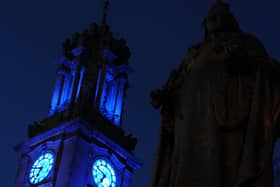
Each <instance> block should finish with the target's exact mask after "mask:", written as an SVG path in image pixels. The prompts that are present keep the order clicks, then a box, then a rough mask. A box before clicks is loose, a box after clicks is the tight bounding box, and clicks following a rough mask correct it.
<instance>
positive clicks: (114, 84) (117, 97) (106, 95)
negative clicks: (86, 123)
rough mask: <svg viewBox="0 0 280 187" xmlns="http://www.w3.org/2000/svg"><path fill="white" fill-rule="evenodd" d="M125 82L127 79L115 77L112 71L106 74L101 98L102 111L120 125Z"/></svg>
mask: <svg viewBox="0 0 280 187" xmlns="http://www.w3.org/2000/svg"><path fill="white" fill-rule="evenodd" d="M125 83H126V81H125V80H124V79H122V78H118V79H114V77H113V76H112V74H111V73H110V72H107V73H106V75H105V80H104V83H103V87H102V92H101V98H100V112H101V113H102V115H103V116H104V117H106V118H107V119H108V120H110V121H113V123H114V124H115V125H120V119H121V113H122V106H123V105H122V104H123V99H124V89H125V86H124V85H125Z"/></svg>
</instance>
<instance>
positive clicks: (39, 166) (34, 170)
mask: <svg viewBox="0 0 280 187" xmlns="http://www.w3.org/2000/svg"><path fill="white" fill-rule="evenodd" d="M53 165H54V155H53V154H51V153H44V154H42V155H41V156H39V158H38V159H37V160H36V161H35V162H34V163H33V165H32V167H31V169H30V173H29V182H30V183H31V184H38V183H40V182H42V181H43V180H44V179H46V178H47V176H48V175H49V173H50V171H51V170H52V168H53Z"/></svg>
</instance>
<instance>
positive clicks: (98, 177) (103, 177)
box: [92, 159, 116, 187]
mask: <svg viewBox="0 0 280 187" xmlns="http://www.w3.org/2000/svg"><path fill="white" fill-rule="evenodd" d="M92 175H93V180H94V182H95V184H96V185H97V187H115V186H116V174H115V171H114V169H113V167H112V166H111V164H110V163H108V162H107V161H106V160H103V159H98V160H96V161H95V162H94V163H93V167H92Z"/></svg>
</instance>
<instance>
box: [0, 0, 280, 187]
mask: <svg viewBox="0 0 280 187" xmlns="http://www.w3.org/2000/svg"><path fill="white" fill-rule="evenodd" d="M213 1H214V0H172V1H159V0H157V1H150V0H141V1H135V0H121V1H114V0H113V2H112V6H111V8H110V14H109V20H108V22H109V24H110V26H111V30H112V31H113V32H114V33H115V36H116V37H123V38H125V39H126V40H127V43H128V46H129V47H130V49H131V52H132V55H133V56H132V58H131V66H132V67H133V68H134V70H135V73H134V74H132V75H131V77H130V82H131V84H132V87H131V88H130V89H129V90H128V98H127V102H126V106H125V107H126V116H125V121H124V128H125V129H126V130H127V131H129V132H131V133H133V134H134V135H135V136H136V137H138V139H139V143H138V146H137V149H136V151H135V153H136V155H137V156H138V157H139V158H140V159H141V160H142V161H143V163H144V166H143V168H142V169H141V170H139V171H138V172H137V173H136V175H135V178H134V186H135V187H145V186H148V184H149V181H150V176H151V170H152V162H153V156H154V154H155V150H156V144H157V139H158V128H159V112H158V111H156V110H154V109H152V107H151V106H150V105H149V99H148V95H149V92H150V91H151V90H152V89H154V88H157V87H159V86H161V85H162V84H163V83H164V81H165V80H166V79H167V76H168V74H169V71H170V70H171V69H172V68H175V67H176V66H177V65H178V64H179V63H180V62H181V59H182V58H183V56H184V55H185V52H186V51H187V48H188V47H190V46H191V45H192V44H194V43H196V42H198V41H200V40H201V39H202V35H203V29H202V26H201V22H202V19H203V18H204V17H205V16H206V15H207V11H208V8H209V7H210V5H211V4H212V3H213ZM228 2H229V3H230V4H231V8H232V11H233V12H234V14H235V15H236V18H237V19H238V21H239V23H240V26H241V28H242V29H243V31H246V32H249V33H252V34H254V35H256V36H257V37H258V38H259V39H260V40H261V41H262V42H263V44H264V45H265V47H266V48H267V50H268V52H269V54H270V55H271V56H272V57H275V58H277V59H280V53H279V52H280V50H279V49H278V47H279V46H280V39H279V33H280V23H279V18H280V11H279V7H280V1H279V0H254V1H253V0H251V1H244V0H231V1H229V0H228ZM101 8H102V0H83V1H78V0H48V1H38V0H29V1H22V0H10V1H8V0H1V3H0V23H1V31H0V32H1V34H0V41H1V45H0V61H1V74H0V85H1V97H0V103H1V106H2V107H1V108H0V113H1V115H0V117H1V119H0V120H1V129H2V130H1V131H0V142H1V149H2V151H1V159H0V166H1V175H0V186H1V187H9V186H13V183H14V179H15V174H16V167H17V158H18V157H17V154H16V153H15V152H14V151H13V146H14V145H16V144H18V143H20V142H22V141H24V140H25V139H26V134H27V125H28V124H29V123H31V122H33V121H39V120H41V119H43V118H44V117H46V115H47V112H48V105H49V102H50V98H51V94H52V89H53V86H54V81H55V65H54V64H53V61H54V60H55V59H56V58H58V57H59V56H60V55H61V54H62V53H61V43H62V42H63V41H64V39H65V38H67V37H68V36H70V35H71V34H72V33H74V32H76V31H82V30H84V29H85V28H86V27H87V26H88V25H89V24H90V23H92V22H94V21H96V22H99V20H100V15H101ZM279 84H280V83H279Z"/></svg>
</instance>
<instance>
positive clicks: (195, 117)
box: [152, 43, 280, 187]
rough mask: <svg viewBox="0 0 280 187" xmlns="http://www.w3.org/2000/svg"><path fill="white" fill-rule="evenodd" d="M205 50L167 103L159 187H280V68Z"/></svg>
mask: <svg viewBox="0 0 280 187" xmlns="http://www.w3.org/2000/svg"><path fill="white" fill-rule="evenodd" d="M198 51H199V54H198V55H196V56H195V58H190V59H187V62H185V64H188V63H189V64H191V67H187V68H185V69H189V71H186V72H185V73H184V74H183V76H182V77H181V79H182V80H181V82H182V84H181V85H180V87H179V88H178V89H177V91H176V92H174V93H172V94H170V95H171V96H169V98H168V97H167V98H165V99H166V100H169V102H170V101H172V103H171V106H168V107H169V109H166V110H167V111H168V110H169V112H170V113H171V118H172V119H171V120H170V121H171V122H169V124H168V125H167V127H164V126H163V127H162V128H161V135H160V142H159V148H158V153H157V157H156V163H155V168H154V176H153V181H152V186H153V187H206V186H207V187H272V186H273V163H272V152H273V146H274V142H275V139H276V137H277V133H276V132H277V129H276V128H277V124H278V125H279V123H280V120H279V110H280V77H279V76H280V71H279V69H280V68H279V65H278V64H277V63H276V62H275V61H273V60H271V59H270V58H268V57H267V58H251V57H248V58H244V57H238V56H237V57H234V55H233V56H231V55H227V54H226V52H225V51H224V50H221V51H216V50H214V49H213V47H212V46H211V45H210V44H207V43H206V44H203V45H201V46H200V47H199V49H198ZM188 61H189V62H188ZM190 61H192V63H191V62H190ZM189 66H190V65H189ZM167 95H168V94H167ZM167 102H168V101H167ZM162 105H163V106H162V110H165V108H168V107H166V106H165V104H164V103H163V104H162ZM166 105H168V104H166ZM169 105H170V103H169ZM163 113H164V112H163ZM167 113H168V112H167ZM163 118H164V114H163Z"/></svg>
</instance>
